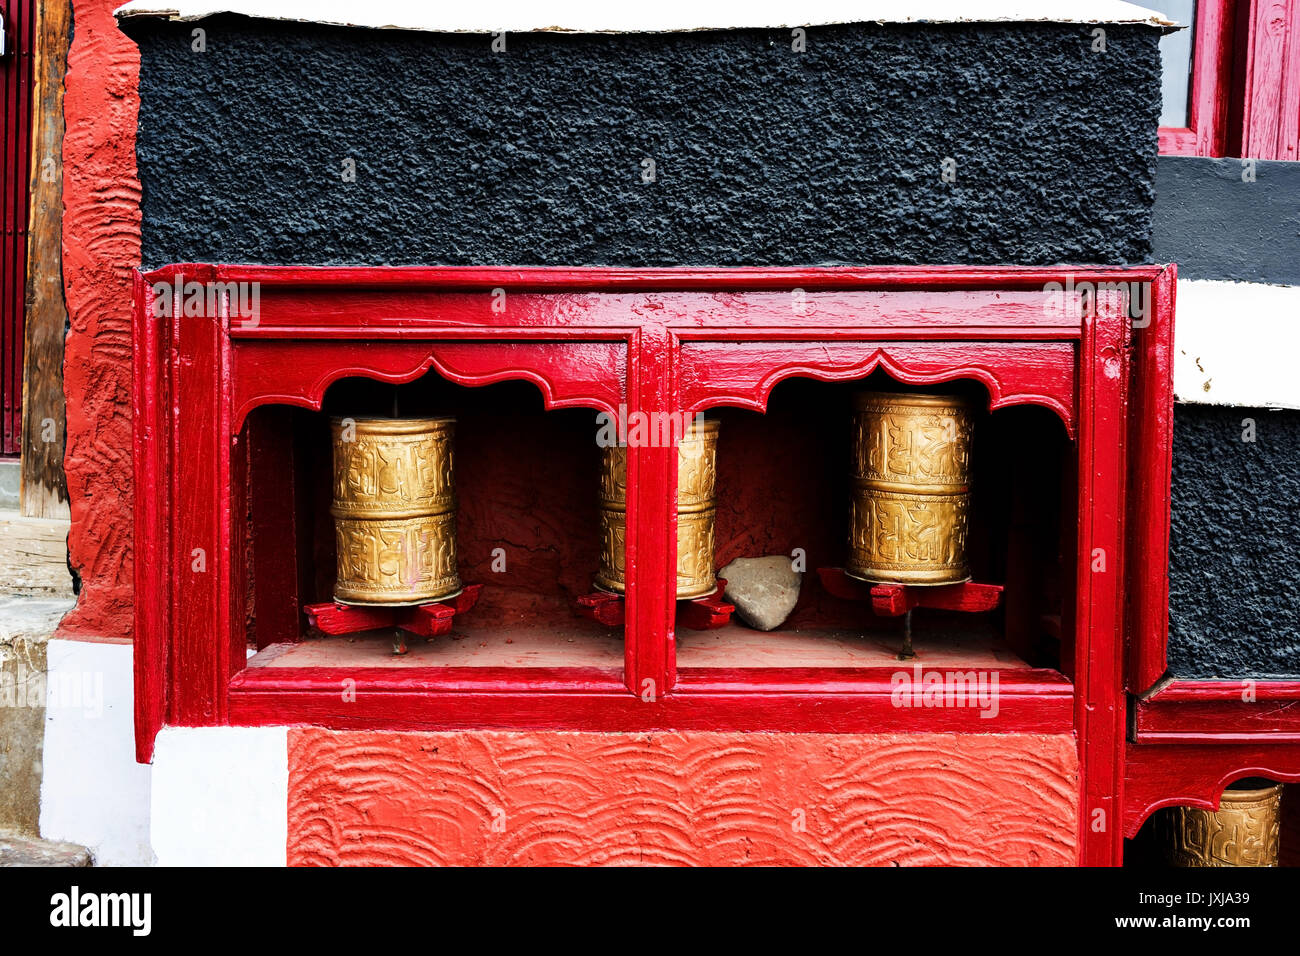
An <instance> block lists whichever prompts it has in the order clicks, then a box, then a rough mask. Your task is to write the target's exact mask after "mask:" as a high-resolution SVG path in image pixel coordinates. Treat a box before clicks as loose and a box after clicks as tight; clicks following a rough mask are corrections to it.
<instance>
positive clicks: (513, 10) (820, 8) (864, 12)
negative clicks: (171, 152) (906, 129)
mask: <svg viewBox="0 0 1300 956" xmlns="http://www.w3.org/2000/svg"><path fill="white" fill-rule="evenodd" d="M900 8H904V9H901V10H900ZM114 12H115V15H116V16H118V17H122V18H126V17H161V18H164V19H167V20H181V21H187V20H200V19H203V18H204V17H210V16H215V15H217V14H221V13H237V14H242V15H243V16H248V17H258V18H261V19H267V20H288V21H295V22H300V23H322V24H329V25H334V26H356V27H370V28H375V29H388V30H426V31H430V32H436V33H497V32H501V31H505V32H509V33H531V32H537V31H547V32H558V33H673V32H687V31H695V30H729V29H748V28H760V29H761V28H767V29H790V28H794V27H801V26H802V27H810V26H827V25H831V24H841V23H997V22H1028V23H1114V24H1142V25H1146V26H1153V27H1171V26H1174V25H1175V24H1174V22H1173V21H1172V20H1169V19H1168V18H1167V17H1165V15H1164V14H1162V13H1158V12H1156V11H1154V10H1149V9H1147V8H1145V7H1140V6H1138V5H1137V4H1134V3H1128V2H1126V0H1034V2H1030V0H1001V2H998V0H918V2H915V3H908V4H903V3H899V2H898V0H889V2H882V0H805V2H802V3H796V2H793V0H720V2H719V0H715V2H710V3H693V4H687V3H681V4H672V3H667V4H664V3H656V4H642V3H628V4H605V3H593V2H590V0H548V2H532V3H529V2H527V0H488V2H484V3H458V4H450V3H428V2H427V0H426V2H421V0H366V2H357V0H130V2H129V3H126V4H125V5H123V6H121V7H118V9H117V10H116V11H114Z"/></svg>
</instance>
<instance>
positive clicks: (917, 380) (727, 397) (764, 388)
mask: <svg viewBox="0 0 1300 956" xmlns="http://www.w3.org/2000/svg"><path fill="white" fill-rule="evenodd" d="M877 368H883V369H884V370H885V371H887V372H888V373H889V374H890V375H892V376H893V377H894V378H896V379H898V380H899V381H900V382H905V383H906V384H908V385H937V384H939V383H941V382H951V381H956V380H958V379H974V380H975V381H978V382H979V383H980V384H982V385H983V386H984V387H985V388H986V389H987V390H988V393H989V411H991V412H992V411H997V410H998V409H1000V408H1008V407H1011V406H1015V405H1038V406H1040V407H1043V408H1047V409H1049V410H1050V411H1052V412H1054V413H1055V414H1056V416H1057V417H1058V418H1059V419H1060V420H1061V423H1062V425H1064V426H1065V432H1066V434H1067V435H1068V436H1069V437H1070V438H1071V439H1073V438H1074V437H1075V434H1074V421H1073V419H1072V417H1071V415H1070V410H1069V409H1068V408H1067V407H1066V406H1065V405H1064V404H1063V403H1062V402H1061V401H1060V400H1058V399H1056V398H1054V397H1052V396H1051V395H1042V394H1038V393H1031V392H1018V393H1015V394H1012V395H1007V394H1005V393H1004V391H1003V388H1002V383H1001V382H1000V381H999V379H998V377H997V376H996V375H995V374H994V373H993V372H991V371H990V370H988V369H984V368H976V367H972V366H961V367H957V368H948V369H944V370H942V371H939V372H922V371H917V370H914V369H909V368H908V367H907V366H906V365H905V364H904V363H902V362H900V361H897V360H895V359H893V358H891V357H890V356H889V354H888V351H887V349H883V348H882V349H876V350H875V351H874V352H873V353H872V354H871V355H870V356H869V357H868V358H866V359H864V360H863V361H861V362H858V363H855V364H853V365H850V366H845V367H844V368H839V369H834V370H828V369H825V368H816V367H813V366H811V365H805V364H802V363H791V364H789V365H783V366H781V367H780V368H777V369H774V370H773V371H771V372H769V373H768V374H767V375H766V376H764V377H763V378H762V379H760V381H759V383H758V397H757V398H751V397H749V396H747V395H738V394H734V393H729V394H728V393H717V394H712V395H710V396H709V397H708V398H707V399H702V400H700V401H698V402H695V403H694V404H693V405H692V406H691V407H690V408H688V409H686V411H688V412H690V413H694V412H697V411H700V410H702V409H703V407H705V405H706V404H707V406H708V407H714V406H717V405H733V406H736V407H739V408H748V409H750V410H752V411H756V412H766V411H767V405H768V401H769V400H770V398H771V396H772V390H773V389H774V388H776V386H777V385H779V384H780V383H781V382H783V381H785V380H786V379H788V378H811V379H816V380H817V381H821V382H846V381H853V380H854V379H859V378H863V377H865V376H867V375H870V374H871V373H872V372H874V371H875V370H876V369H877Z"/></svg>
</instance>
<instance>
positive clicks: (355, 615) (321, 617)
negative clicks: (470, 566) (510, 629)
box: [303, 584, 483, 654]
mask: <svg viewBox="0 0 1300 956" xmlns="http://www.w3.org/2000/svg"><path fill="white" fill-rule="evenodd" d="M482 590H483V585H481V584H467V585H465V587H464V588H463V589H462V590H461V592H460V593H459V594H457V595H456V596H455V597H450V598H448V599H447V600H445V601H434V602H432V603H430V604H417V605H413V606H408V607H381V606H375V605H370V606H363V605H359V604H339V603H338V602H336V601H329V602H326V603H324V604H308V605H307V606H306V607H304V608H303V611H304V612H305V613H306V614H307V620H308V621H310V622H311V625H312V627H314V628H316V630H318V631H320V632H321V633H322V634H356V633H358V632H360V631H373V630H379V629H381V628H386V627H391V628H393V633H394V637H393V653H394V654H405V653H406V634H407V633H410V634H418V635H419V636H420V637H437V636H438V635H440V634H446V633H447V632H448V631H450V630H451V625H452V622H453V621H454V620H455V618H456V615H457V614H464V613H465V612H467V611H468V610H469V609H470V608H472V607H473V606H474V605H475V604H476V603H477V602H478V595H479V592H480V591H482Z"/></svg>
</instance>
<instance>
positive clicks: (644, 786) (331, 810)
mask: <svg viewBox="0 0 1300 956" xmlns="http://www.w3.org/2000/svg"><path fill="white" fill-rule="evenodd" d="M1077 773H1078V761H1077V758H1076V755H1075V746H1074V741H1073V738H1071V737H1070V736H1069V735H1050V736H1047V735H1043V736H1039V735H995V734H988V735H982V734H972V735H966V736H958V735H951V734H925V735H892V734H891V735H885V734H881V735H874V734H873V735H832V734H742V733H662V734H587V733H550V732H539V733H508V732H492V731H465V732H457V733H371V732H344V733H335V732H330V731H324V730H317V729H312V728H303V729H294V730H291V731H290V732H289V838H288V859H289V862H290V863H291V864H296V865H329V864H348V865H376V864H411V865H420V864H497V865H500V864H529V865H548V864H696V865H727V864H744V863H753V864H850V865H925V864H954V865H981V864H1010V865H1072V864H1074V863H1075V862H1076V861H1077V857H1078V837H1077V823H1076V821H1077V813H1078V779H1077Z"/></svg>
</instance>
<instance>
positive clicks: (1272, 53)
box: [1228, 0, 1300, 160]
mask: <svg viewBox="0 0 1300 956" xmlns="http://www.w3.org/2000/svg"><path fill="white" fill-rule="evenodd" d="M1239 2H1240V11H1239V14H1238V17H1237V33H1238V35H1239V37H1240V39H1239V40H1238V42H1237V48H1238V50H1239V53H1238V58H1239V60H1240V61H1241V68H1240V72H1241V77H1242V78H1241V82H1240V84H1239V85H1240V87H1241V92H1240V94H1239V96H1240V106H1239V108H1238V109H1237V110H1235V112H1234V115H1233V116H1232V117H1231V118H1230V122H1231V124H1232V127H1231V133H1230V136H1229V143H1228V146H1229V148H1230V149H1233V150H1234V151H1233V155H1235V156H1251V157H1254V158H1256V159H1291V160H1294V159H1300V0H1239Z"/></svg>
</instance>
